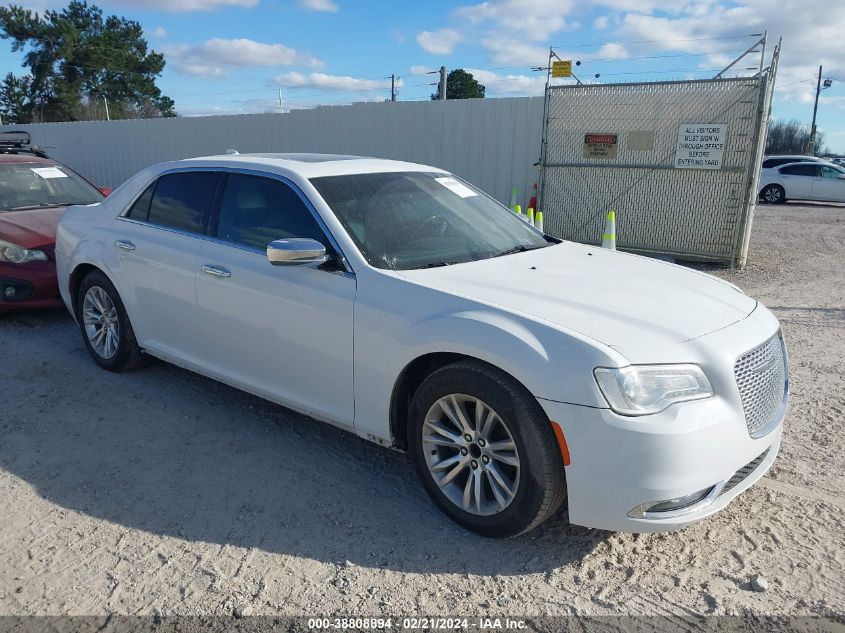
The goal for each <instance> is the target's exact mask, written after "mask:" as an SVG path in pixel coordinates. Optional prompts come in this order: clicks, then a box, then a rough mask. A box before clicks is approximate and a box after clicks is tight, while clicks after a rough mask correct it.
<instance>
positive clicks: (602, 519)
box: [540, 400, 783, 532]
mask: <svg viewBox="0 0 845 633" xmlns="http://www.w3.org/2000/svg"><path fill="white" fill-rule="evenodd" d="M540 403H541V405H542V406H543V408H544V409H545V410H546V413H547V414H548V416H549V419H551V420H554V421H556V422H558V424H560V426H561V428H562V429H563V434H564V437H565V439H566V443H567V446H568V448H569V455H570V459H571V461H570V464H569V466H567V467H566V484H567V490H568V493H567V494H568V501H569V520H570V522H571V523H574V524H576V525H584V526H587V527H592V528H599V529H603V530H611V531H614V532H664V531H668V530H675V529H678V528H682V527H684V526H686V525H689V524H691V523H695V522H697V521H700V520H702V519H704V518H706V517H708V516H711V515H712V514H715V513H716V512H718V511H719V510H721V509H722V508H724V507H725V506H726V505H728V503H730V501H731V500H732V499H734V498H735V497H736V496H737V495H739V494H740V493H741V492H742V491H743V490H746V489H747V488H749V487H750V486H751V485H752V484H754V482H755V481H757V480H758V479H760V477H762V476H763V475H764V474H765V473H766V472H767V471H768V470H769V468H771V466H772V464H773V463H774V460H775V457H776V456H777V453H778V450H779V449H780V440H781V432H782V427H783V425H782V423H781V424H779V425H778V426H777V427H776V428H775V429H774V430H773V431H771V432H770V433H768V434H767V435H766V436H765V437H762V438H760V439H757V440H754V439H751V437H750V436H749V435H748V431H747V429H746V426H745V420H744V419H737V417H736V416H735V415H734V416H724V413H725V411H718V410H717V409H718V408H719V403H718V402H717V401H715V400H703V401H699V402H690V403H685V405H677V406H676V407H670V409H673V408H674V409H677V410H679V411H676V412H674V414H676V415H677V418H679V419H680V420H683V422H681V421H679V419H674V418H675V415H673V414H670V415H669V416H666V417H667V418H669V419H665V420H662V421H658V420H650V421H649V422H643V421H642V420H639V421H636V422H633V423H632V419H631V418H624V417H623V416H618V415H616V414H615V413H613V412H612V411H610V410H609V409H594V408H590V407H583V406H578V405H571V404H563V403H559V402H551V401H549V400H540ZM668 411H669V410H667V411H665V412H664V414H665V413H667V412H668ZM680 411H682V413H681V412H680ZM720 413H721V414H723V415H722V417H721V421H717V422H712V420H719V419H720V418H719V417H718V416H719V414H720ZM662 415H663V414H658V416H649V417H652V418H656V417H660V416H662ZM714 416H715V417H714ZM687 422H688V423H689V424H687ZM664 423H666V424H664ZM636 424H639V425H640V426H641V427H650V428H640V429H637V428H636V427H634V425H636ZM667 426H668V427H670V428H671V427H674V428H676V429H679V430H678V431H677V432H666V431H665V429H666V428H667ZM632 427H633V428H632ZM683 427H686V429H684V428H683ZM767 451H768V452H767ZM763 453H766V455H765V458H764V459H763V460H762V461H761V462H760V463H759V465H757V466H756V468H754V469H753V470H752V471H751V472H749V473H748V474H747V476H745V477H744V478H742V479H741V481H739V482H738V483H736V484H735V485H733V486H732V487H731V488H730V489H729V490H727V491H723V490H722V489H723V488H724V487H726V484H727V483H728V482H730V480H731V479H732V478H733V477H734V475H735V474H737V471H740V470H741V469H743V468H744V467H745V466H746V465H748V464H749V463H751V462H753V461H754V460H755V459H756V458H758V457H759V456H760V455H762V454H763ZM714 487H717V488H718V490H716V493H715V494H714V495H713V498H705V499H703V500H702V501H701V502H698V503H696V504H694V505H692V506H690V507H688V508H684V510H682V511H678V512H667V513H665V516H663V517H653V516H647V517H641V518H636V517H634V516H630V515H629V513H633V512H632V511H633V510H634V509H635V508H637V507H639V506H642V505H643V504H648V503H657V502H659V501H663V500H667V499H675V498H678V497H684V496H686V495H690V494H692V493H694V492H697V491H700V490H704V489H713V488H714Z"/></svg>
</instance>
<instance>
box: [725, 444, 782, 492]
mask: <svg viewBox="0 0 845 633" xmlns="http://www.w3.org/2000/svg"><path fill="white" fill-rule="evenodd" d="M769 450H770V449H768V448H767V449H766V450H765V451H763V453H762V454H761V455H759V456H758V457H757V458H755V459H754V461H752V462H749V463H747V464H746V465H745V466H743V467H742V468H740V469H739V470H738V471H736V472H735V473H734V476H733V477H731V478H730V479H728V482H727V483H726V484H725V485H724V486H722V491H721V492H720V493H719V494H720V495H723V494H725V493H726V492H727V491H728V490H730V489H731V488H733V487H735V486H737V485H739V484H740V483H741V482H742V481H743V480H744V479H745V478H746V477H748V475H750V474H751V473H753V472H754V471H755V470H757V467H758V466H759V465H760V464H762V463H763V460H764V459H766V455H768V454H769Z"/></svg>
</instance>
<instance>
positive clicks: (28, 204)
mask: <svg viewBox="0 0 845 633" xmlns="http://www.w3.org/2000/svg"><path fill="white" fill-rule="evenodd" d="M102 199H103V194H102V193H100V192H99V191H98V190H97V188H96V187H94V186H92V185H91V184H90V183H88V182H87V181H86V180H85V179H83V178H82V177H81V176H79V175H78V174H76V173H74V172H73V171H71V170H70V169H67V168H66V167H63V166H61V165H55V164H50V163H5V164H0V211H17V210H21V209H37V208H43V207H63V206H66V205H70V204H92V203H94V202H99V201H100V200H102Z"/></svg>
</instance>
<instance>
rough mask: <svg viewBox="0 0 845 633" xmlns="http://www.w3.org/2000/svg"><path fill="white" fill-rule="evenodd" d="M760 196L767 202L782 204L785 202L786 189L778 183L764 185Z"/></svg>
mask: <svg viewBox="0 0 845 633" xmlns="http://www.w3.org/2000/svg"><path fill="white" fill-rule="evenodd" d="M760 197H761V198H762V199H763V201H764V202H765V203H767V204H783V203H784V202H786V191H784V188H783V187H781V186H780V185H766V186H765V187H763V191H761V192H760Z"/></svg>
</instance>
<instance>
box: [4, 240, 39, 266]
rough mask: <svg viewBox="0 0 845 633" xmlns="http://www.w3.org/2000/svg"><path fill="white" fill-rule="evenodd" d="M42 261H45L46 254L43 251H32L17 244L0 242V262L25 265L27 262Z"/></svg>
mask: <svg viewBox="0 0 845 633" xmlns="http://www.w3.org/2000/svg"><path fill="white" fill-rule="evenodd" d="M43 261H47V253H45V252H44V251H32V250H29V249H28V248H23V247H21V246H18V245H17V244H11V243H9V242H4V241H2V240H0V262H9V263H10V264H26V263H27V262H43Z"/></svg>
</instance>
